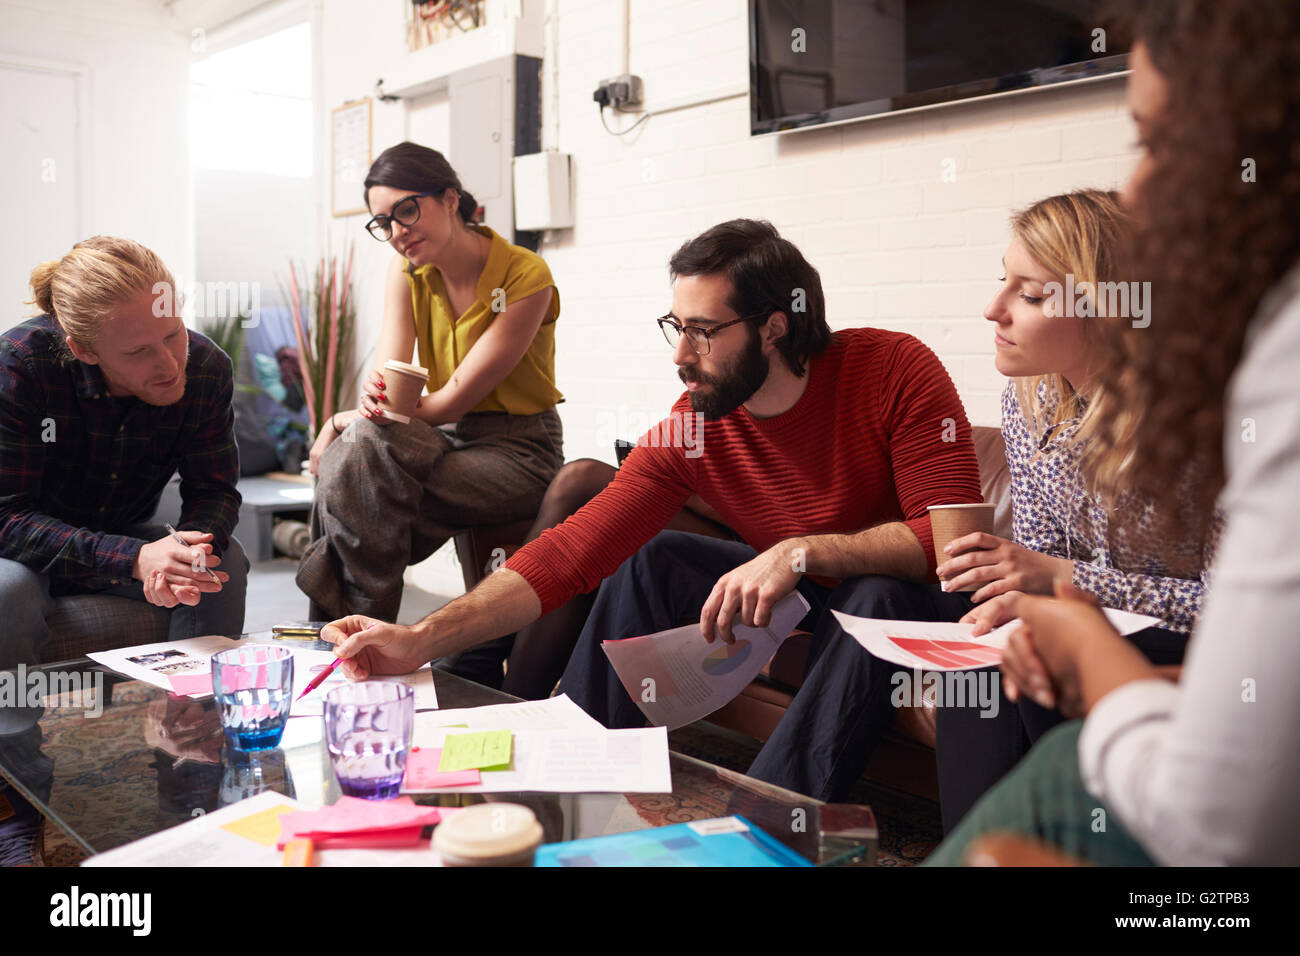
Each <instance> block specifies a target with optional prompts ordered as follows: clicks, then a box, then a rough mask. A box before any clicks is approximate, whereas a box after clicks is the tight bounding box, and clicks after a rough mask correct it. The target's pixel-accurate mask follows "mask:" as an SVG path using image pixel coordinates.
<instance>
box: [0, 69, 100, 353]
mask: <svg viewBox="0 0 1300 956" xmlns="http://www.w3.org/2000/svg"><path fill="white" fill-rule="evenodd" d="M77 113H78V102H77V75H76V74H74V73H61V72H52V71H46V70H40V69H36V68H28V67H24V66H19V65H15V64H9V63H0V140H3V142H4V148H3V150H0V197H3V202H2V203H0V209H3V210H4V219H5V228H4V229H0V330H2V329H7V328H9V327H10V326H12V325H14V324H16V323H18V322H21V321H22V320H23V319H25V318H27V317H28V316H30V315H32V314H34V312H35V309H34V307H32V306H29V305H26V304H24V303H25V300H27V299H30V298H31V289H30V288H29V286H28V284H27V281H28V277H29V276H30V275H31V271H32V268H33V267H35V266H36V265H37V264H38V263H40V262H42V261H44V260H46V259H58V258H60V257H61V256H63V254H64V253H66V252H67V251H68V250H69V249H71V248H72V245H73V243H75V242H77V241H78V240H79V239H82V238H85V237H83V236H81V235H80V234H79V230H80V226H81V224H80V222H79V221H78V210H79V208H80V201H79V200H80V197H79V196H78V189H79V183H80V179H81V171H80V169H78V156H77V123H78V121H79V117H78V115H77Z"/></svg>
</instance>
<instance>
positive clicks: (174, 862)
mask: <svg viewBox="0 0 1300 956" xmlns="http://www.w3.org/2000/svg"><path fill="white" fill-rule="evenodd" d="M278 804H284V805H286V806H288V807H290V808H292V809H294V810H309V809H311V808H310V807H309V806H307V805H306V804H304V803H300V802H299V801H297V800H294V799H293V798H292V797H286V796H284V795H283V794H280V793H276V792H275V791H273V790H267V791H264V792H262V793H259V794H258V795H257V796H255V797H249V798H248V799H247V800H241V801H239V802H238V803H233V804H231V805H230V806H228V807H222V808H221V809H220V810H217V811H215V812H213V813H209V814H205V815H203V816H200V817H196V818H195V819H193V820H190V821H188V822H186V823H183V824H181V825H179V826H175V827H172V828H171V829H170V830H163V831H162V832H161V833H155V834H153V835H152V836H148V837H145V838H143V839H141V840H136V841H135V842H133V843H128V844H127V845H126V846H122V847H118V848H117V849H115V850H109V851H108V852H107V853H99V854H96V855H95V856H92V857H90V858H89V859H87V860H85V861H84V862H83V863H82V864H81V865H82V866H223V867H229V866H239V867H248V866H258V867H261V866H280V863H281V860H282V859H283V858H284V852H283V851H282V850H277V849H276V848H275V847H274V846H263V845H262V844H260V843H256V842H254V841H252V840H249V839H247V838H246V837H242V836H240V835H238V834H236V833H231V832H230V831H229V830H224V829H222V826H223V825H224V824H227V823H233V822H234V821H236V820H239V819H242V818H243V817H246V816H252V815H253V814H254V813H260V812H262V811H263V810H269V809H271V808H272V807H274V806H276V805H278ZM315 856H316V859H315V865H316V866H437V865H438V858H437V856H436V854H434V853H432V852H431V851H430V850H429V845H428V843H427V842H426V843H422V844H420V845H419V846H415V847H389V848H384V849H356V850H317V851H316V855H315Z"/></svg>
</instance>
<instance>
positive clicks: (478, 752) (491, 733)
mask: <svg viewBox="0 0 1300 956" xmlns="http://www.w3.org/2000/svg"><path fill="white" fill-rule="evenodd" d="M513 738H514V734H512V733H511V732H510V731H508V730H485V731H481V732H479V733H476V734H452V735H450V736H448V737H447V739H446V740H445V741H444V742H443V745H442V760H440V761H439V762H438V772H439V773H451V772H453V771H456V770H508V769H509V768H510V744H511V741H512V740H513Z"/></svg>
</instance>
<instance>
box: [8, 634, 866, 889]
mask: <svg viewBox="0 0 1300 956" xmlns="http://www.w3.org/2000/svg"><path fill="white" fill-rule="evenodd" d="M244 639H245V640H248V641H251V642H255V643H267V644H276V645H283V644H285V643H288V642H282V641H275V640H273V639H272V637H271V635H270V632H262V633H257V634H250V635H244ZM320 646H322V647H323V646H324V645H320ZM36 670H41V671H45V672H47V673H50V674H54V673H60V674H70V673H77V674H86V675H93V674H94V673H95V672H96V671H99V672H101V673H102V677H103V687H104V698H105V699H104V701H103V703H102V713H101V714H100V715H99V716H97V717H96V716H90V715H89V714H88V712H87V711H86V710H85V708H84V707H83V706H68V705H67V704H68V703H69V702H68V700H67V699H66V698H65V699H64V700H63V701H62V704H63V705H62V706H60V700H59V699H57V698H52V699H50V700H49V701H48V705H47V706H46V708H45V712H44V716H42V717H41V718H40V719H39V723H38V724H36V725H34V726H31V727H29V728H27V729H26V730H25V731H22V732H19V733H16V734H10V735H8V736H5V737H0V776H3V777H4V779H5V780H6V781H8V783H9V784H10V786H12V787H13V788H14V789H15V790H17V791H18V792H19V793H21V794H22V795H23V796H24V797H26V799H27V800H29V801H30V802H31V803H32V804H33V805H34V806H35V807H36V808H37V809H38V810H39V811H40V812H41V813H42V814H44V815H45V817H47V818H48V820H49V821H50V822H52V823H53V824H55V825H57V826H58V827H59V828H60V829H62V830H63V831H65V832H66V833H67V834H68V836H69V837H70V838H71V839H72V840H73V841H74V842H75V843H76V844H77V845H78V846H80V847H81V848H82V849H83V850H85V852H86V853H89V854H94V853H102V852H105V851H107V850H111V849H114V848H116V847H119V846H123V845H125V844H127V843H130V842H131V841H133V840H138V839H141V838H142V837H146V836H150V835H151V834H154V833H157V832H159V831H161V830H165V829H167V828H169V827H173V826H176V825H177V824H180V823H184V822H186V821H187V820H190V819H192V818H194V817H197V816H199V815H201V814H205V813H210V812H212V811H214V810H217V809H220V808H221V807H223V806H226V805H228V804H231V803H235V802H237V801H239V800H242V799H244V798H246V797H251V796H255V795H256V794H258V793H261V792H262V791H264V790H274V791H277V792H279V793H282V794H285V795H287V796H291V797H294V798H296V799H297V800H299V801H301V802H302V803H304V804H306V805H308V806H311V807H317V806H322V805H325V804H329V803H332V802H334V801H335V800H336V799H338V796H339V790H338V783H337V781H336V780H335V778H334V774H333V771H332V770H331V768H330V762H329V756H328V753H327V752H326V749H325V745H324V743H323V742H322V734H321V719H320V718H319V717H305V716H304V717H291V718H290V720H289V728H288V729H287V730H286V732H285V738H284V740H283V742H282V743H281V746H280V747H279V748H277V749H275V750H271V751H263V752H261V753H258V754H243V753H240V752H238V751H232V750H231V749H230V748H229V747H228V746H226V745H225V741H224V735H223V734H222V732H221V726H220V722H219V720H218V718H217V713H216V709H215V704H214V702H213V701H212V700H206V701H194V700H190V699H189V698H178V697H172V696H170V695H168V694H167V693H166V692H165V691H163V690H161V689H159V688H157V687H153V686H151V685H149V684H145V683H142V682H139V681H134V680H130V679H128V678H125V677H122V676H121V675H119V674H116V673H114V672H111V671H106V670H104V669H103V668H101V667H100V666H99V665H97V664H95V663H94V662H93V661H90V660H88V659H85V658H83V659H81V660H78V661H71V662H65V663H60V664H48V665H43V666H42V667H40V668H29V673H30V672H32V671H36ZM95 679H98V678H97V677H96V678H95ZM52 686H58V685H57V684H53V685H52ZM434 686H435V689H436V691H437V695H438V705H439V707H440V708H441V709H444V710H450V709H452V708H459V707H476V706H481V705H486V704H501V703H510V702H513V701H515V700H516V698H514V697H511V696H509V695H508V694H503V693H501V692H500V691H496V690H493V689H491V688H488V687H484V686H482V685H479V684H475V683H472V682H470V681H467V680H464V679H462V678H459V677H456V676H454V675H452V674H448V673H446V672H444V671H440V670H437V669H436V668H435V669H434ZM669 762H670V769H671V772H672V785H673V789H672V792H671V793H627V794H617V793H494V794H457V793H447V794H421V795H416V796H415V800H416V801H417V802H419V803H422V804H429V805H438V806H468V805H471V804H475V803H482V802H484V801H487V800H491V801H508V802H511V803H521V804H525V805H527V806H529V807H531V808H532V810H533V811H534V812H535V813H536V814H537V817H538V819H539V820H540V821H541V823H542V827H543V829H544V831H545V841H546V842H548V843H551V842H556V841H560V840H576V839H582V838H585V837H593V836H602V835H605V834H611V833H624V832H628V831H632V830H642V829H645V828H647V827H655V826H666V825H669V824H675V823H686V822H691V821H695V820H705V819H710V818H713V817H721V816H728V815H730V814H741V815H743V816H745V817H746V818H747V819H748V820H750V822H752V823H754V824H756V825H757V826H759V827H761V828H762V829H763V830H765V831H766V832H767V833H769V834H771V835H772V836H773V837H775V838H776V839H778V840H780V841H781V842H782V843H784V844H786V845H787V846H789V847H790V848H791V849H793V850H795V851H796V852H798V853H799V854H801V855H802V856H803V857H804V858H806V859H808V860H809V861H810V862H813V863H816V864H818V865H822V866H842V865H856V866H863V865H873V864H874V863H875V860H876V850H877V832H876V821H875V817H874V816H873V814H872V812H871V809H870V808H869V807H864V806H857V805H845V804H825V803H821V802H820V801H817V800H813V799H810V798H808V797H805V796H802V795H800V794H797V793H793V792H791V791H788V790H783V789H781V788H779V787H775V786H772V785H770V784H766V783H763V782H761V781H758V780H754V779H752V778H750V777H747V776H745V775H744V774H741V773H736V772H734V771H731V770H726V769H724V768H722V767H717V766H714V765H712V764H709V763H706V762H704V761H701V760H697V759H695V758H693V757H688V756H685V755H683V754H678V753H671V754H670V755H669Z"/></svg>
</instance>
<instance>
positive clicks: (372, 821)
mask: <svg viewBox="0 0 1300 956" xmlns="http://www.w3.org/2000/svg"><path fill="white" fill-rule="evenodd" d="M440 819H441V815H440V813H439V811H438V808H437V807H421V806H417V805H416V803H415V801H414V800H412V799H411V798H410V797H395V798H394V799H392V800H362V799H361V798H360V797H339V800H338V802H337V803H335V804H334V805H333V806H330V807H321V808H320V809H319V810H299V811H296V812H294V813H286V814H284V815H283V816H282V817H280V837H281V840H282V841H285V842H287V841H288V840H289V839H292V837H293V836H294V835H296V834H302V833H310V834H316V835H341V834H351V833H359V832H361V833H367V834H369V833H372V832H374V831H383V830H403V829H405V830H409V829H411V828H413V827H423V826H428V825H430V824H434V823H437V822H438V821H439V820H440ZM313 839H315V837H314V836H313Z"/></svg>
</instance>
